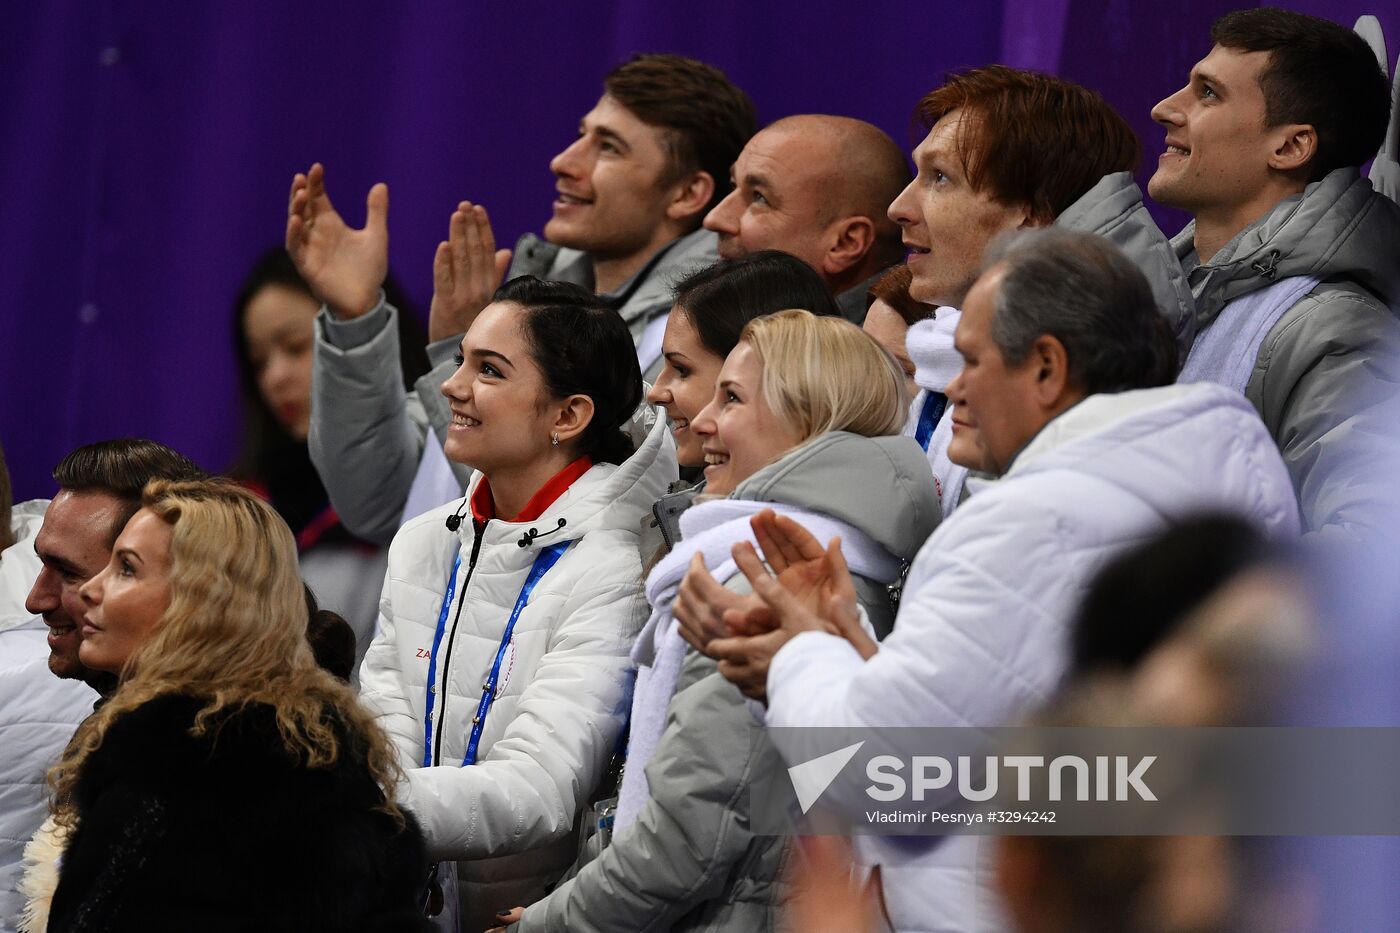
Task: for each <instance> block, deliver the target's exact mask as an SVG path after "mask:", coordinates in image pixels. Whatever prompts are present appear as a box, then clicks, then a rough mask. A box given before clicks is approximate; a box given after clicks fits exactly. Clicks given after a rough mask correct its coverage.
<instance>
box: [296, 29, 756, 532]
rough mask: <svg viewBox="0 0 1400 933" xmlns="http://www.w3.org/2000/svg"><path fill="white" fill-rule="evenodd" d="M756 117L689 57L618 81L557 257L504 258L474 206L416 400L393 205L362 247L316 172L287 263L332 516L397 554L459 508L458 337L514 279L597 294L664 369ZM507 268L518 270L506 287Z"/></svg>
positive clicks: (561, 225) (559, 199)
mask: <svg viewBox="0 0 1400 933" xmlns="http://www.w3.org/2000/svg"><path fill="white" fill-rule="evenodd" d="M753 129H754V111H753V104H752V103H751V102H750V101H749V99H748V96H747V95H746V94H744V92H743V91H742V90H740V89H739V88H738V87H736V86H734V85H733V84H732V83H730V82H729V81H728V79H726V78H725V76H724V74H723V72H721V71H720V70H719V69H717V68H714V67H713V66H711V65H707V64H705V63H703V62H699V61H696V60H694V59H691V58H684V57H682V56H679V55H638V56H636V57H634V58H633V59H632V60H630V61H628V62H626V63H624V64H622V65H620V66H618V67H617V68H615V69H614V70H613V71H612V72H611V73H609V75H608V76H607V78H606V79H605V80H604V92H603V95H602V97H601V98H600V99H599V101H598V103H597V104H596V105H595V106H594V108H593V109H592V110H590V111H589V112H588V113H586V114H585V115H584V116H583V118H582V119H581V120H580V123H579V133H578V138H577V139H576V140H574V141H573V142H572V143H570V144H569V145H568V146H567V147H566V148H565V149H564V150H563V151H562V152H560V153H559V154H558V155H557V156H555V157H554V159H553V160H551V162H550V170H551V171H552V172H553V173H554V175H555V178H556V179H557V180H556V184H555V187H556V192H557V193H556V197H555V200H554V204H553V214H552V216H551V218H550V220H549V222H548V223H547V224H546V225H545V228H544V233H545V240H540V239H539V238H537V237H535V236H533V235H530V234H527V235H525V236H524V237H522V238H521V239H520V241H519V242H518V243H517V244H516V248H515V251H514V253H513V254H512V252H511V251H510V250H496V248H495V238H494V235H493V233H492V231H491V225H490V222H489V219H488V218H487V215H486V212H485V210H484V209H483V208H482V207H481V206H480V205H472V204H471V203H469V202H465V201H464V202H462V204H461V205H459V207H458V210H457V211H456V212H455V213H454V214H453V216H452V219H451V222H450V224H449V237H448V241H447V242H444V243H441V244H439V246H438V251H437V255H436V257H435V259H434V262H433V302H432V307H431V310H430V313H429V323H428V336H429V340H430V341H431V342H430V343H429V345H428V356H429V359H430V360H431V361H432V363H433V369H432V371H430V372H429V373H428V374H427V375H426V376H424V377H422V378H421V379H419V380H418V381H417V383H416V384H415V386H414V392H413V393H411V394H410V395H409V396H408V398H407V399H405V397H404V393H403V389H402V388H401V378H400V376H399V363H398V350H397V332H396V330H395V328H394V327H393V315H394V314H395V313H397V312H396V311H395V310H394V309H393V308H391V307H389V306H388V305H386V304H385V302H384V300H383V293H382V291H381V290H380V283H381V282H382V281H383V279H384V275H385V273H386V271H387V269H388V231H387V225H386V224H387V211H388V189H387V188H386V187H385V186H384V185H382V184H381V185H376V186H374V188H372V189H371V190H370V194H369V202H368V205H369V213H368V218H367V220H366V223H365V227H364V229H363V230H352V229H350V228H348V227H347V226H346V225H345V223H344V222H343V221H342V220H341V219H340V216H339V214H337V213H336V212H335V209H334V207H332V205H331V203H330V199H329V197H328V196H327V195H326V192H325V182H324V172H323V170H322V168H321V166H320V165H315V166H312V168H311V170H310V171H309V172H308V173H307V174H306V175H297V176H296V178H295V179H294V180H293V183H292V197H291V202H290V204H289V206H288V220H287V248H288V251H289V252H290V253H291V254H292V257H293V259H295V260H296V263H297V268H298V269H299V270H300V271H301V273H302V275H303V276H304V277H305V278H306V280H307V282H308V284H309V285H310V286H311V288H312V290H313V291H314V292H315V293H316V295H317V296H318V297H319V298H321V300H322V301H323V302H324V303H325V305H326V307H325V309H323V311H322V313H321V316H320V317H319V318H318V323H317V328H316V354H315V358H314V369H313V387H312V395H313V398H314V400H315V404H314V405H313V406H312V413H311V433H310V437H309V443H310V448H311V459H312V461H313V462H314V463H315V464H316V467H317V469H318V471H319V472H320V474H321V479H322V481H323V482H324V483H325V485H326V489H327V491H328V492H329V494H330V498H331V503H332V505H334V506H335V509H336V512H337V513H338V514H339V515H340V517H341V520H342V521H343V522H344V523H345V526H346V527H347V528H349V529H351V530H352V531H353V532H354V533H355V534H356V535H358V536H359V537H362V538H365V539H366V540H370V541H377V542H379V543H382V544H388V543H389V541H390V540H392V538H393V536H394V532H395V531H397V530H398V527H399V525H400V522H401V519H402V518H403V517H404V515H405V507H406V505H407V507H408V509H409V510H410V511H412V512H414V513H415V514H416V512H417V511H419V510H420V505H421V506H422V507H423V508H430V507H433V506H436V505H439V504H441V503H442V502H445V501H447V500H448V499H450V498H452V497H453V496H455V495H460V491H461V488H462V487H464V486H465V485H466V483H467V481H468V480H469V479H470V475H471V471H470V470H469V469H468V468H466V467H464V466H462V465H460V464H451V463H449V462H448V461H447V460H446V459H445V458H444V457H443V455H442V450H441V447H442V442H443V440H444V439H445V437H446V433H447V425H448V422H449V421H450V413H449V411H448V409H447V403H446V400H445V399H444V398H443V397H442V394H441V392H440V391H439V388H440V386H441V385H442V383H443V381H444V380H445V379H446V378H447V377H448V376H449V375H451V373H452V371H453V369H455V364H454V363H453V356H454V355H455V354H456V352H457V344H458V343H459V341H460V339H461V336H462V334H463V333H465V331H466V330H467V328H468V327H469V326H470V325H471V322H472V321H473V320H474V319H475V317H476V315H477V314H478V313H479V312H480V311H481V309H482V308H484V307H485V306H486V305H487V304H488V303H489V302H490V300H491V295H492V293H493V292H494V291H495V289H496V287H497V286H498V285H499V284H500V283H501V281H502V279H503V278H515V277H517V276H520V275H534V276H536V277H538V278H542V279H546V280H556V281H567V282H573V283H574V284H577V285H583V286H584V287H587V288H591V289H593V290H595V291H596V292H598V293H599V294H600V295H602V296H604V297H605V298H606V299H607V300H608V301H609V302H610V303H611V304H612V305H613V306H614V307H615V308H616V309H617V311H618V313H619V314H620V315H621V316H622V318H623V320H625V321H626V322H627V324H628V327H629V328H630V329H631V331H632V337H633V340H634V341H635V343H636V345H637V355H638V360H639V362H640V363H641V367H642V371H643V373H651V372H654V371H655V370H657V369H659V367H660V361H661V334H662V331H663V330H664V328H665V321H666V315H667V313H668V312H669V311H670V307H671V291H670V286H671V283H672V282H673V280H674V279H675V278H677V277H679V276H680V275H683V274H684V273H686V272H689V271H693V270H694V269H696V268H699V267H700V266H704V265H708V264H709V263H711V262H713V261H714V260H715V259H716V258H717V253H716V252H715V237H714V234H712V233H710V232H708V231H704V230H701V229H700V223H701V220H702V219H703V217H704V216H705V213H706V212H707V211H708V210H709V209H710V208H711V207H712V206H713V205H714V204H715V203H717V202H718V200H719V199H721V198H723V197H724V195H725V194H726V193H727V192H728V190H729V180H728V179H729V175H728V172H729V166H730V165H731V164H732V163H733V161H734V159H735V157H737V156H738V154H739V150H740V149H742V148H743V145H744V143H745V142H746V141H747V140H748V138H749V136H751V135H752V134H753ZM507 264H509V269H508V270H507Z"/></svg>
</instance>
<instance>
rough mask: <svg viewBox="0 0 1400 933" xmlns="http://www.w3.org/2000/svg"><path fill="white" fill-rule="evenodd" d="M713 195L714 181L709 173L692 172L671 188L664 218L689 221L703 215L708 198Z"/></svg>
mask: <svg viewBox="0 0 1400 933" xmlns="http://www.w3.org/2000/svg"><path fill="white" fill-rule="evenodd" d="M714 193H715V179H714V176H713V175H711V174H710V173H709V172H693V173H691V174H690V175H688V176H686V177H685V178H683V179H681V180H680V181H678V182H676V184H675V186H674V187H673V188H672V196H671V203H670V204H667V205H666V216H667V218H669V219H671V220H677V221H685V220H690V219H691V218H692V217H695V216H696V215H703V214H704V213H705V211H706V210H707V209H708V208H709V206H710V198H712V197H713V196H714Z"/></svg>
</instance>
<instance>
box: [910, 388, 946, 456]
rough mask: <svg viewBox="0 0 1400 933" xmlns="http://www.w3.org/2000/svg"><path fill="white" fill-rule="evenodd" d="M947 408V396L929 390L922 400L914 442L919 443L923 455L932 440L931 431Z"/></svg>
mask: <svg viewBox="0 0 1400 933" xmlns="http://www.w3.org/2000/svg"><path fill="white" fill-rule="evenodd" d="M947 407H948V396H946V395H944V394H943V393H942V392H934V391H933V390H929V393H928V398H926V399H924V408H923V411H921V412H919V425H918V427H916V428H915V429H914V440H916V441H918V442H919V446H920V447H922V448H923V449H924V452H925V453H927V452H928V444H929V441H931V440H933V429H934V428H935V427H936V426H937V425H938V419H939V418H942V417H943V411H944V409H946V408H947Z"/></svg>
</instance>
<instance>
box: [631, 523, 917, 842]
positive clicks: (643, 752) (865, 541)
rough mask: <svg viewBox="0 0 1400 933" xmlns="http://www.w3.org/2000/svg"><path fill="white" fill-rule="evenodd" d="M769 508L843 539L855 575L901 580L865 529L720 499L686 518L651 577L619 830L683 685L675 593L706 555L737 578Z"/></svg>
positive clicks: (716, 568)
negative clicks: (739, 558)
mask: <svg viewBox="0 0 1400 933" xmlns="http://www.w3.org/2000/svg"><path fill="white" fill-rule="evenodd" d="M763 509H773V510H774V511H776V512H779V513H781V514H783V515H787V516H788V517H790V518H792V519H794V520H796V521H797V522H798V523H799V524H801V525H802V526H803V527H804V528H806V529H807V530H808V531H810V532H811V533H812V534H813V535H815V536H816V538H817V540H819V541H821V542H822V543H823V544H826V542H828V541H830V540H831V539H832V538H833V537H837V536H839V537H840V538H841V553H842V554H843V555H844V556H845V558H846V563H847V564H848V565H849V566H850V568H851V570H852V572H854V573H857V574H860V575H861V576H863V577H866V578H869V579H872V580H880V581H885V582H892V581H893V580H894V579H895V578H896V577H897V576H898V575H899V571H900V562H899V560H898V559H897V558H895V557H894V556H893V555H891V554H890V553H889V551H887V550H885V548H884V547H883V546H882V545H881V544H879V543H878V542H876V541H875V540H874V539H873V538H871V537H870V536H869V535H867V534H866V533H865V532H863V531H861V530H860V529H858V528H855V527H853V526H851V525H848V524H846V523H845V522H842V521H838V520H836V519H833V518H830V517H828V516H826V515H821V514H818V513H816V512H808V511H805V510H803V509H798V508H794V507H792V506H787V505H783V504H782V503H780V502H754V501H752V500H748V499H713V500H711V501H709V502H702V503H700V504H698V505H694V506H691V507H690V508H689V509H687V510H686V511H685V512H684V513H682V514H681V540H680V541H679V542H677V544H676V547H675V548H674V549H673V550H672V551H671V553H670V554H668V555H666V557H665V559H664V560H662V561H661V562H660V563H659V564H657V565H656V567H655V568H654V569H653V570H652V572H651V573H650V574H649V575H648V576H647V583H646V592H647V602H648V603H650V604H651V606H652V611H651V617H650V618H649V619H647V623H646V625H645V626H644V627H643V628H642V632H641V634H640V635H638V636H637V642H636V645H635V646H634V647H633V649H632V660H633V662H634V663H636V664H637V683H636V689H635V690H634V692H633V694H632V726H631V729H632V732H631V736H630V738H629V739H628V746H627V768H626V770H625V771H624V772H623V774H622V788H621V790H620V791H619V794H618V803H617V817H616V823H615V826H616V828H617V829H619V830H620V829H622V828H623V827H625V826H628V825H630V824H631V823H632V821H633V820H635V819H636V818H637V816H638V814H640V813H641V811H642V807H644V806H645V805H646V802H647V800H648V798H649V797H650V796H651V791H650V788H649V786H648V784H647V778H646V765H647V762H649V761H650V760H651V756H652V755H653V754H654V753H655V751H656V746H657V745H658V744H659V743H660V741H661V734H662V732H664V731H665V729H666V710H667V708H668V707H669V706H670V704H671V697H672V696H673V695H674V694H675V692H676V682H677V681H678V680H679V679H680V672H681V665H682V663H683V662H684V661H685V651H686V642H685V639H684V638H682V637H681V634H680V630H679V624H678V623H677V622H676V621H675V619H674V618H673V617H672V615H671V603H672V602H673V601H674V600H675V598H676V591H677V589H679V587H680V584H681V580H682V579H684V577H685V574H686V571H687V570H688V569H689V568H690V562H691V560H692V559H693V558H694V557H695V555H696V554H702V555H704V560H705V567H706V568H707V569H708V570H709V571H710V574H711V575H712V576H713V577H714V578H715V579H716V580H719V581H720V582H721V583H723V582H725V581H727V580H729V579H730V578H731V577H733V576H734V575H735V574H737V573H738V572H739V568H738V565H736V564H735V563H734V558H733V556H732V554H731V551H732V549H733V547H734V545H735V544H738V543H739V542H740V541H748V542H750V543H752V544H753V545H754V546H755V547H757V544H758V542H757V539H756V538H755V537H754V533H753V526H751V525H750V524H749V519H750V518H752V517H753V516H754V515H756V514H758V513H759V512H760V511H762V510H763Z"/></svg>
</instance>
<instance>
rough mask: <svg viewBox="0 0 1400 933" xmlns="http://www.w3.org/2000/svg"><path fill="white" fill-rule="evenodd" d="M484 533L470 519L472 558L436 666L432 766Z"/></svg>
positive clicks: (480, 524)
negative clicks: (454, 653)
mask: <svg viewBox="0 0 1400 933" xmlns="http://www.w3.org/2000/svg"><path fill="white" fill-rule="evenodd" d="M485 531H486V522H478V521H477V520H476V519H472V533H473V535H474V537H473V538H472V556H471V557H470V558H469V559H468V561H467V575H466V577H464V578H463V580H462V595H461V596H460V597H458V599H457V614H456V615H454V616H453V617H452V631H450V632H448V634H447V653H446V654H444V655H443V658H442V663H441V664H439V665H438V679H437V686H438V687H440V688H441V689H440V690H438V711H437V717H438V721H437V728H436V729H435V735H434V736H433V764H435V765H436V764H441V763H442V724H443V723H444V722H446V721H447V697H448V695H449V694H450V693H451V692H452V691H451V690H450V689H448V686H447V684H448V680H449V678H448V673H449V672H450V671H451V670H452V643H453V641H454V640H455V639H456V637H457V622H458V620H460V619H461V618H462V607H463V606H465V605H466V603H467V587H468V586H470V585H471V582H472V571H473V570H475V569H476V558H477V555H479V554H480V553H481V539H482V537H483V536H484V534H485Z"/></svg>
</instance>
